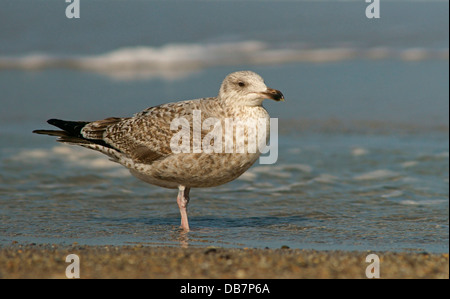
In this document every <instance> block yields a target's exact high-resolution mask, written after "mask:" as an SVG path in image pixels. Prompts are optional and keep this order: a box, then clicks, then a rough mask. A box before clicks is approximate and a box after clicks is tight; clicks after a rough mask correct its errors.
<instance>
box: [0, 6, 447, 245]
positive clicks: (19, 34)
mask: <svg viewBox="0 0 450 299" xmlns="http://www.w3.org/2000/svg"><path fill="white" fill-rule="evenodd" d="M43 3H44V1H34V2H27V1H14V4H13V2H11V3H10V4H8V5H7V6H5V7H2V11H0V15H1V17H0V22H3V23H2V24H7V27H5V28H7V30H3V31H1V32H0V85H1V97H0V101H1V109H0V223H1V226H0V245H7V244H10V243H11V242H13V241H18V242H23V243H30V242H34V243H62V244H71V243H73V242H78V243H79V244H99V245H101V244H135V243H142V244H147V245H171V246H224V247H259V248H264V247H270V248H279V247H281V246H283V245H286V246H289V247H291V248H313V249H326V250H328V249H330V250H332V249H342V250H394V251H404V250H411V251H429V252H448V250H449V247H448V246H449V233H448V232H449V202H448V201H449V133H448V132H449V131H448V121H449V117H448V115H449V114H448V109H449V101H448V98H449V93H448V82H449V72H448V13H446V12H447V11H448V3H434V2H433V3H432V4H429V5H428V4H426V3H421V2H418V3H416V2H414V3H411V4H408V6H407V7H406V6H405V5H404V4H402V2H400V1H399V2H383V7H384V8H383V14H382V18H381V19H380V20H378V21H374V22H369V21H368V20H367V19H366V18H365V16H364V9H365V4H361V3H358V2H357V1H348V2H342V3H341V4H336V3H333V4H330V3H327V2H323V3H315V2H303V1H299V2H295V1H288V2H280V3H279V2H276V3H275V2H270V1H268V2H264V4H261V6H259V7H258V8H255V7H254V6H252V4H251V3H252V2H248V3H247V2H243V3H239V4H237V3H236V2H234V1H231V2H221V3H215V4H214V3H208V4H206V3H204V4H203V9H204V10H202V11H199V10H196V9H194V6H191V5H188V4H186V5H185V4H179V3H178V2H170V1H169V2H167V3H166V2H162V1H161V2H159V1H145V2H144V1H129V2H127V4H126V6H127V7H124V6H123V5H124V4H123V3H121V2H120V1H112V2H107V1H92V2H89V4H87V3H84V2H83V8H82V9H83V11H82V18H81V19H80V20H77V21H79V22H68V21H67V20H66V19H65V18H64V16H60V14H61V12H63V11H64V9H65V5H64V2H61V1H55V2H51V1H45V3H55V4H54V5H50V4H49V5H43ZM61 3H62V4H61ZM106 3H109V4H108V5H109V6H108V7H109V10H108V11H107V12H105V11H104V10H102V9H103V8H104V7H105V5H106ZM201 3H202V2H201ZM177 4H178V5H182V6H177ZM236 5H238V6H239V10H238V12H237V13H233V12H236V10H235V9H236ZM252 7H253V8H252ZM31 8H32V9H31ZM154 8H155V9H154ZM156 8H158V9H156ZM254 9H256V10H257V12H259V13H255V14H252V13H253V12H254ZM219 11H220V13H221V14H222V15H223V16H224V17H223V18H217V19H215V20H214V22H213V25H211V26H205V25H204V24H205V23H208V22H210V16H211V15H214V14H217V13H218V12H219ZM265 11H272V12H276V13H277V14H278V15H280V16H283V22H280V21H279V20H276V19H271V18H269V19H268V18H267V17H265V16H262V13H263V12H265ZM99 12H102V13H99ZM162 12H164V13H162ZM208 13H210V14H208ZM111 15H114V17H111ZM418 15H420V16H422V17H421V18H417V16H418ZM18 16H20V17H18ZM318 16H320V17H318ZM117 19H120V20H124V22H117ZM173 19H177V20H179V21H180V22H181V23H183V22H184V23H183V24H189V26H188V25H186V26H181V28H178V27H180V26H178V27H177V28H175V27H174V26H172V25H173V22H171V21H170V20H173ZM230 19H233V23H232V25H230V24H231V23H230V21H229V20H230ZM126 20H128V21H129V22H126ZM37 23H39V24H42V25H40V26H36V24H37ZM55 24H56V25H57V26H56V25H55ZM92 24H97V25H96V26H93V25H92ZM157 25H158V26H157ZM139 28H151V29H152V30H151V32H152V34H150V33H149V32H148V31H145V30H142V29H139ZM138 29H139V30H138ZM30 37H34V38H30ZM2 41H3V42H2ZM139 49H141V50H142V52H141V54H142V56H139V55H138V52H136V51H138V50H139ZM114 53H115V54H116V56H115V55H112V54H114ZM118 54H120V55H118ZM105 58H108V59H105ZM250 58H251V59H250ZM67 59H68V60H67ZM92 59H93V60H92ZM177 59H178V60H177ZM67 61H69V62H70V63H67ZM123 61H125V62H126V63H125V64H122V65H120V64H119V66H122V67H123V68H122V67H119V68H118V69H117V65H118V64H117V63H119V62H123ZM173 61H178V62H180V63H181V64H180V65H177V67H175V68H174V66H173ZM90 62H92V63H93V65H89V63H90ZM149 62H151V63H149ZM86 63H87V64H86ZM146 63H147V64H146ZM152 63H153V64H152ZM94 64H95V65H94ZM111 68H112V69H111ZM241 69H251V70H254V71H256V72H258V73H260V74H261V75H262V76H263V77H264V78H265V79H266V83H267V85H268V86H269V87H272V88H276V89H280V90H281V91H282V92H283V93H284V95H285V97H286V102H284V103H275V102H267V103H266V104H265V106H266V108H267V110H268V111H269V112H270V115H271V117H276V118H278V119H279V155H278V161H277V163H276V164H274V165H258V164H256V165H254V167H252V168H251V169H250V170H249V171H248V172H246V173H245V174H244V175H243V176H241V177H240V178H239V179H238V180H236V181H234V182H231V183H229V184H226V185H223V186H220V187H217V188H211V189H194V190H192V191H191V203H190V206H189V221H190V226H191V229H192V231H191V232H189V233H188V234H185V233H183V232H181V231H180V229H179V227H178V226H179V221H180V216H179V211H178V206H177V204H176V195H177V194H176V191H174V190H166V189H162V188H159V187H155V186H151V185H147V184H145V183H143V182H140V181H139V180H137V179H136V178H134V177H132V176H131V175H130V174H129V172H128V171H127V170H126V169H124V168H123V167H121V166H120V165H118V164H115V163H113V162H110V161H108V159H107V158H106V157H104V156H102V155H101V154H98V153H95V152H91V151H88V150H85V149H82V148H79V147H74V146H68V145H61V144H58V143H56V142H55V141H54V138H51V137H46V136H37V135H33V134H31V131H32V130H34V129H43V128H49V126H48V125H47V124H46V123H45V120H46V119H49V118H55V117H56V118H62V119H68V120H95V119H102V118H105V117H109V116H131V115H132V114H133V113H136V112H138V111H140V110H142V109H144V108H147V107H149V106H153V105H158V104H161V103H165V102H169V101H175V100H184V99H191V98H197V97H202V96H214V95H216V94H217V90H218V88H219V84H220V82H221V80H222V79H223V78H224V76H225V75H226V74H228V73H230V72H232V71H236V70H241Z"/></svg>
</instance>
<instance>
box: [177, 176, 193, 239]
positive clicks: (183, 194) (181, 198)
mask: <svg viewBox="0 0 450 299" xmlns="http://www.w3.org/2000/svg"><path fill="white" fill-rule="evenodd" d="M190 189H191V188H187V187H185V186H181V185H180V186H179V187H178V197H177V203H178V207H179V208H180V214H181V228H182V229H183V230H185V231H189V223H188V216H187V206H188V203H189V190H190Z"/></svg>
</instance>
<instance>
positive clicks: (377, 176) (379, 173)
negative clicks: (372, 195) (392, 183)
mask: <svg viewBox="0 0 450 299" xmlns="http://www.w3.org/2000/svg"><path fill="white" fill-rule="evenodd" d="M397 176H399V174H398V173H397V172H394V171H391V170H387V169H379V170H374V171H370V172H366V173H363V174H359V175H357V176H354V177H353V179H355V180H358V181H365V180H381V179H390V178H394V177H397Z"/></svg>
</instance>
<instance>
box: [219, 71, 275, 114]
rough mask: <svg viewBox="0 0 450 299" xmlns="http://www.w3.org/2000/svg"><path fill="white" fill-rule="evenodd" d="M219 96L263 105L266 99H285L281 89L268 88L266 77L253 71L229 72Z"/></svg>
mask: <svg viewBox="0 0 450 299" xmlns="http://www.w3.org/2000/svg"><path fill="white" fill-rule="evenodd" d="M219 98H220V99H221V100H223V101H227V102H231V103H233V104H241V105H245V106H261V104H262V102H263V100H264V99H272V100H275V101H277V102H278V101H284V96H283V94H282V93H281V91H279V90H276V89H272V88H268V87H267V86H266V84H265V83H264V79H263V78H261V76H260V75H258V74H257V73H254V72H251V71H240V72H235V73H231V74H229V75H228V76H227V77H226V78H225V80H223V82H222V85H221V86H220V90H219Z"/></svg>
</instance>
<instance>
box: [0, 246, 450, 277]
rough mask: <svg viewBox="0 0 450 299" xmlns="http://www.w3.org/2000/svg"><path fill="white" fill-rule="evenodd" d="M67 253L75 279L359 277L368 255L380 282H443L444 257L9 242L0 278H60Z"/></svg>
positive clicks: (0, 259) (1, 256)
mask: <svg viewBox="0 0 450 299" xmlns="http://www.w3.org/2000/svg"><path fill="white" fill-rule="evenodd" d="M69 254H76V255H77V256H78V257H79V260H80V267H79V269H80V278H150V279H152V278H155V279H208V278H211V279H301V278H363V279H365V278H367V277H366V274H365V273H366V268H367V267H368V266H370V265H371V263H370V262H366V257H367V256H368V255H369V254H376V255H377V256H378V257H379V260H380V263H379V269H380V278H402V279H404V278H443V279H448V278H449V254H448V253H442V254H435V253H426V252H422V253H408V252H389V251H386V252H369V251H317V250H310V249H308V250H302V249H289V248H281V249H253V248H218V247H204V248H198V247H196V248H180V247H163V246H161V247H149V246H143V245H135V246H111V245H104V246H103V245H102V246H91V245H86V246H85V245H78V244H76V245H75V244H74V245H69V246H66V245H51V244H40V245H39V244H38V245H35V244H27V245H22V244H13V245H9V246H2V247H0V279H1V278H3V279H10V278H12V279H14V278H19V279H20V278H31V279H34V278H44V279H46V278H61V279H65V278H67V277H66V268H67V267H68V266H70V265H71V262H70V261H69V262H66V257H67V256H68V255H69ZM72 262H73V260H72Z"/></svg>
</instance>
